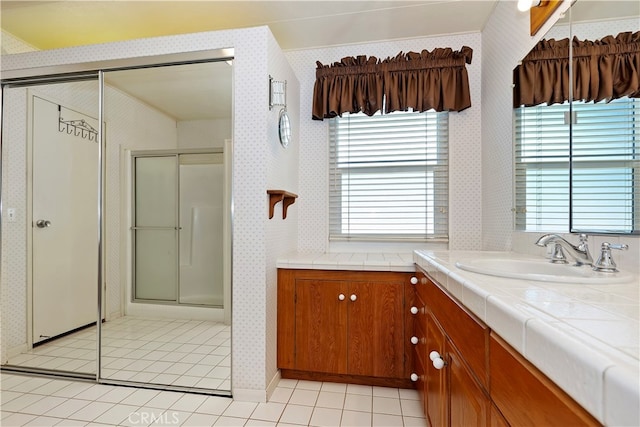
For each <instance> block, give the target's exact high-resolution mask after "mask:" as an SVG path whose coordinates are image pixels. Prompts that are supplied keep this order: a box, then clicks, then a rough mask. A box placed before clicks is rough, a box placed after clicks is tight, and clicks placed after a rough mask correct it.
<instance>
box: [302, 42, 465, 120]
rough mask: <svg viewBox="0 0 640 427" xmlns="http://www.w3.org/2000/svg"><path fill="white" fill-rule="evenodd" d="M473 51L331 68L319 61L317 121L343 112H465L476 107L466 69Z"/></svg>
mask: <svg viewBox="0 0 640 427" xmlns="http://www.w3.org/2000/svg"><path fill="white" fill-rule="evenodd" d="M472 54H473V50H472V49H471V48H470V47H468V46H463V47H462V49H461V50H460V51H453V50H451V49H450V48H439V49H434V50H433V51H432V52H429V51H427V50H423V51H422V52H420V53H416V52H408V53H406V54H405V53H402V52H400V53H399V54H398V55H396V56H395V57H393V58H391V57H389V58H387V59H384V60H378V59H377V58H376V57H375V56H371V57H368V58H367V57H366V56H357V57H346V58H342V60H341V61H340V62H335V63H333V64H332V65H323V64H322V63H320V62H316V65H317V68H316V82H315V86H314V89H313V107H312V117H313V119H314V120H323V119H325V118H331V117H336V116H342V113H358V112H364V113H365V114H367V115H369V116H372V115H373V114H375V113H376V112H377V111H379V110H381V109H382V108H383V102H384V111H385V112H386V113H390V112H392V111H407V110H408V109H409V108H412V109H413V110H414V111H427V110H430V109H435V110H436V111H462V110H464V109H466V108H469V107H470V106H471V96H470V93H469V77H468V75H467V69H466V67H465V64H470V63H471V57H472Z"/></svg>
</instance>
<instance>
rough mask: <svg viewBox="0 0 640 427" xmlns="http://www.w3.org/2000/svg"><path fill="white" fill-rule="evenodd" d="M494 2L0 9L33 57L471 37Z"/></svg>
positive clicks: (277, 1)
mask: <svg viewBox="0 0 640 427" xmlns="http://www.w3.org/2000/svg"><path fill="white" fill-rule="evenodd" d="M495 3H496V0H408V1H406V0H388V1H375V0H341V1H318V0H295V1H294V0H289V1H281V0H263V1H250V0H249V1H244V0H240V1H238V0H236V1H217V0H200V1H156V0H146V1H145V0H137V1H123V0H116V1H113V0H111V1H88V0H84V1H80V0H75V1H73V0H67V1H31V0H21V1H5V0H2V1H0V12H1V21H0V22H1V26H2V29H3V30H5V31H7V32H9V33H11V34H13V35H14V36H16V37H18V38H20V39H22V40H24V41H26V42H27V43H29V44H31V45H32V46H34V47H35V48H37V49H40V50H44V49H55V48H61V47H69V46H78V45H84V44H94V43H105V42H112V41H118V40H127V39H135V38H143V37H154V36H163V35H175V34H185V33H194V32H200V31H213V30H223V29H231V28H247V27H254V26H260V25H268V26H269V27H270V29H271V31H272V32H273V34H274V36H275V38H276V40H277V41H278V43H279V44H280V47H281V48H282V49H285V50H288V49H307V48H310V47H320V46H331V45H337V44H341V45H343V44H352V43H363V42H371V41H379V40H389V39H398V38H410V37H425V36H433V35H438V34H455V33H465V32H478V31H481V30H482V29H483V28H484V25H485V23H486V21H487V19H488V17H489V15H490V14H491V12H492V11H493V9H494V7H495Z"/></svg>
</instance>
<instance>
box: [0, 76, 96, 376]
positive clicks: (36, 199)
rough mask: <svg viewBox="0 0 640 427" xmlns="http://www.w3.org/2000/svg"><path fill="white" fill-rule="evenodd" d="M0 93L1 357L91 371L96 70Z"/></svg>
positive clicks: (93, 364) (43, 366)
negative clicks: (5, 210) (7, 211)
mask: <svg viewBox="0 0 640 427" xmlns="http://www.w3.org/2000/svg"><path fill="white" fill-rule="evenodd" d="M3 98H4V102H5V105H4V107H5V109H4V116H3V144H2V149H3V153H2V154H3V156H2V157H3V169H4V173H3V178H4V179H3V204H4V206H8V207H9V208H11V209H12V211H13V218H12V219H11V222H4V223H3V238H2V245H3V248H2V249H3V250H2V254H3V263H2V267H3V268H2V270H3V271H2V283H3V287H4V288H5V289H4V291H6V293H4V295H3V300H2V302H3V306H2V313H3V322H2V336H3V342H2V344H3V345H2V348H3V350H2V362H3V364H4V365H11V366H16V367H19V368H29V369H31V368H32V369H36V370H44V371H65V372H73V373H74V375H81V376H83V375H87V376H88V377H89V378H90V377H95V373H96V356H97V353H96V327H95V325H96V319H97V318H98V306H97V301H98V224H99V219H98V209H97V206H98V142H97V141H98V138H97V137H98V134H97V129H98V125H97V123H98V121H97V117H98V111H97V110H98V108H97V100H98V84H97V77H94V79H93V81H78V82H66V83H51V84H46V85H33V86H29V87H5V89H4V91H3ZM7 159H9V161H7ZM20 159H24V161H19V160H20ZM6 297H8V298H6Z"/></svg>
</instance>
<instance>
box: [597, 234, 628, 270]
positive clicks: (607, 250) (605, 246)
mask: <svg viewBox="0 0 640 427" xmlns="http://www.w3.org/2000/svg"><path fill="white" fill-rule="evenodd" d="M611 249H617V250H620V251H626V250H627V249H629V245H624V244H613V243H609V242H604V243H602V247H601V248H600V257H599V258H598V260H597V261H596V262H595V264H593V269H594V270H595V271H602V272H605V273H615V272H617V271H618V269H617V268H616V263H615V262H614V261H613V257H612V256H611Z"/></svg>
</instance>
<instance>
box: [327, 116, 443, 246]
mask: <svg viewBox="0 0 640 427" xmlns="http://www.w3.org/2000/svg"><path fill="white" fill-rule="evenodd" d="M329 139H330V152H329V163H330V165H329V185H330V188H329V228H330V239H333V240H339V239H355V240H420V241H424V240H427V239H443V240H444V239H447V238H448V214H447V210H448V177H449V171H448V143H447V141H448V113H446V112H443V113H436V112H432V111H427V112H424V113H413V112H394V113H389V114H385V115H382V114H380V113H376V114H375V115H374V116H371V117H369V116H367V115H365V114H363V113H358V114H344V115H343V117H336V118H333V119H331V120H330V124H329Z"/></svg>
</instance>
